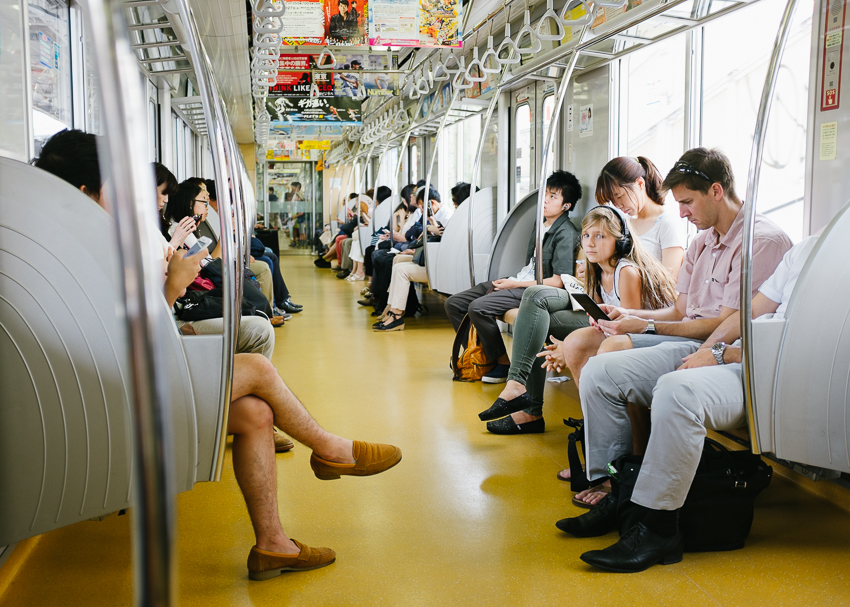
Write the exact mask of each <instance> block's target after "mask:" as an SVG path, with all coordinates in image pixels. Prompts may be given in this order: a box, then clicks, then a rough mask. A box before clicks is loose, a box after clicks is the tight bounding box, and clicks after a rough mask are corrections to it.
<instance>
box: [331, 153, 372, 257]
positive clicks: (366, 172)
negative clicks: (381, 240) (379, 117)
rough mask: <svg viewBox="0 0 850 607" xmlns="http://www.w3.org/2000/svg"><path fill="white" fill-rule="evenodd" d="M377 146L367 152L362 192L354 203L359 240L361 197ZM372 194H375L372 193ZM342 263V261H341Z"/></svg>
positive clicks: (361, 183) (361, 182)
mask: <svg viewBox="0 0 850 607" xmlns="http://www.w3.org/2000/svg"><path fill="white" fill-rule="evenodd" d="M376 145H378V142H377V141H376V142H375V143H373V144H372V147H370V148H369V151H368V152H366V160H365V161H364V162H363V175H361V176H360V187H359V188H357V189H358V190H360V192H359V193H358V197H357V200H355V201H354V213H355V215H357V232H358V237H357V238H358V239H359V238H360V236H359V233H360V195H362V194H365V192H363V187H364V186H365V185H366V181H367V179H366V176H367V175H368V173H369V171H368V168H369V158H370V157H371V156H372V151H373V150H374V149H375V146H376ZM372 193H373V194H374V192H372ZM361 246H362V245H361ZM361 251H362V249H361ZM340 261H342V260H340Z"/></svg>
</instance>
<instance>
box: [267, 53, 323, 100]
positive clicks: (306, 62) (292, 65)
mask: <svg viewBox="0 0 850 607" xmlns="http://www.w3.org/2000/svg"><path fill="white" fill-rule="evenodd" d="M315 59H316V58H315V57H314V56H313V55H281V56H280V58H279V59H278V70H279V71H278V73H277V83H276V84H275V85H274V86H273V87H272V88H271V89H270V90H269V94H271V95H280V96H282V97H309V96H310V85H311V84H313V82H314V81H315V83H316V85H317V86H318V87H319V96H320V97H333V96H334V85H333V76H332V75H331V74H324V73H321V72H315V73H312V74H311V73H310V70H311V69H312V68H313V67H314V66H315Z"/></svg>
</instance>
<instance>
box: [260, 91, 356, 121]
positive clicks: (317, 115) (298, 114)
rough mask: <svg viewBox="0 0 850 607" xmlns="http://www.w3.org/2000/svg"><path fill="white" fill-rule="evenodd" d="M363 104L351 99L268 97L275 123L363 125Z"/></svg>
mask: <svg viewBox="0 0 850 607" xmlns="http://www.w3.org/2000/svg"><path fill="white" fill-rule="evenodd" d="M360 106H361V102H360V101H357V100H355V99H351V98H350V97H329V98H326V97H267V98H266V109H267V110H268V111H269V114H270V115H271V118H272V120H273V121H275V122H283V123H284V124H285V123H288V122H293V123H295V122H298V123H305V122H306V123H313V124H327V123H329V122H330V123H344V124H350V125H357V124H361V120H362V118H361V113H360Z"/></svg>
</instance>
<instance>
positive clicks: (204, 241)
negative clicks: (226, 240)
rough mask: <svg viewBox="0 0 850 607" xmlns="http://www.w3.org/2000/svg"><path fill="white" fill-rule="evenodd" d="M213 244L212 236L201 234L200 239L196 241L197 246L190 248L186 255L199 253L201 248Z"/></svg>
mask: <svg viewBox="0 0 850 607" xmlns="http://www.w3.org/2000/svg"><path fill="white" fill-rule="evenodd" d="M211 244H212V238H210V237H209V236H201V238H200V240H198V242H196V243H195V246H193V247H192V248H191V249H189V252H188V253H187V254H186V256H187V257H190V256H192V255H197V254H198V252H199V251H200V250H201V249H206V248H207V247H209V246H210V245H211Z"/></svg>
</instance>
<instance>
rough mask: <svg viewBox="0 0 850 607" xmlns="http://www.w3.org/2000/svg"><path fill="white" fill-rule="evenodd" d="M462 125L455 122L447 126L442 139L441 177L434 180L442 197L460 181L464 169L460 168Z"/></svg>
mask: <svg viewBox="0 0 850 607" xmlns="http://www.w3.org/2000/svg"><path fill="white" fill-rule="evenodd" d="M461 126H462V123H459V122H455V123H454V124H450V125H447V126H446V128H445V129H444V130H443V136H442V138H441V139H440V156H439V158H440V175H439V179H434V177H433V176H432V177H431V179H434V181H436V182H437V183H436V184H435V186H436V187H437V191H438V192H440V195H441V196H444V195H445V192H448V191H449V189H450V188H451V187H452V186H453V185H454V184H456V183H457V182H458V181H459V177H460V172H461V171H462V168H461V167H460V166H459V165H460V163H461V161H462V160H461V159H462V158H463V147H464V145H463V144H464V142H463V137H460V136H458V135H459V131H460V128H461Z"/></svg>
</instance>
